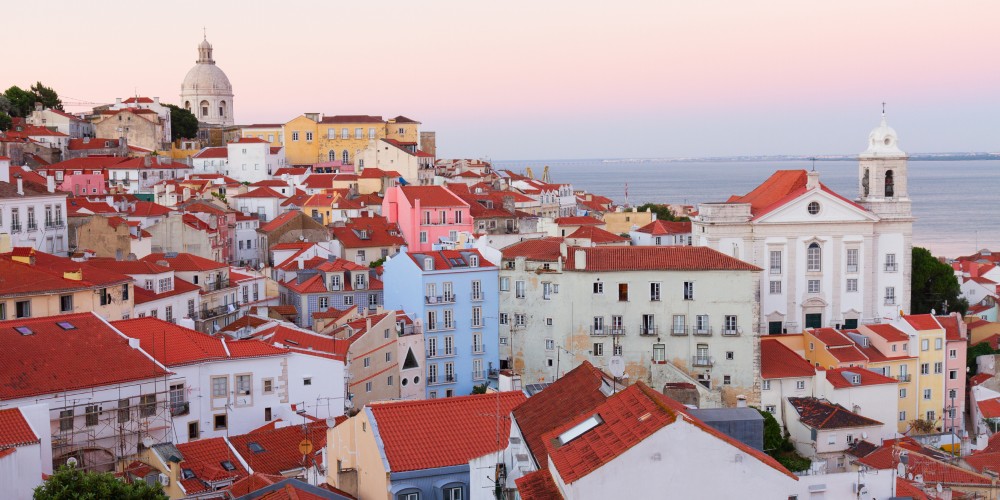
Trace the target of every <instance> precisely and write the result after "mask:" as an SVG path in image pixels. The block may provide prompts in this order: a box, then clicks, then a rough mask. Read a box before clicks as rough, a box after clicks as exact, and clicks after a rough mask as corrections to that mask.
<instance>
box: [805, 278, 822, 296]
mask: <svg viewBox="0 0 1000 500" xmlns="http://www.w3.org/2000/svg"><path fill="white" fill-rule="evenodd" d="M806 291H807V292H808V293H819V280H808V281H807V282H806Z"/></svg>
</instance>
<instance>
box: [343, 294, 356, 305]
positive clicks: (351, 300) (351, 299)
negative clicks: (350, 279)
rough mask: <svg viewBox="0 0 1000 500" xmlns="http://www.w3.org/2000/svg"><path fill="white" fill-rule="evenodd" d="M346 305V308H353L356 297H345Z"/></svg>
mask: <svg viewBox="0 0 1000 500" xmlns="http://www.w3.org/2000/svg"><path fill="white" fill-rule="evenodd" d="M344 305H345V306H353V305H354V296H353V295H344Z"/></svg>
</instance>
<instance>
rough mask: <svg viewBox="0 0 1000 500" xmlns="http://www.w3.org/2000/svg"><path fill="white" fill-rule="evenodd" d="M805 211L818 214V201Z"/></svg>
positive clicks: (808, 206)
mask: <svg viewBox="0 0 1000 500" xmlns="http://www.w3.org/2000/svg"><path fill="white" fill-rule="evenodd" d="M806 210H808V211H809V215H816V214H818V213H819V202H818V201H810V202H809V205H807V206H806ZM831 444H832V443H831Z"/></svg>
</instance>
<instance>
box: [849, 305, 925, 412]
mask: <svg viewBox="0 0 1000 500" xmlns="http://www.w3.org/2000/svg"><path fill="white" fill-rule="evenodd" d="M858 333H860V334H861V335H863V336H864V342H866V343H867V344H868V345H867V346H862V347H861V351H862V352H864V353H865V355H866V356H868V369H870V370H875V371H878V372H879V373H881V374H883V375H885V376H887V377H892V378H894V379H896V381H897V382H898V385H899V387H898V389H899V392H898V398H899V403H898V405H897V406H898V408H897V410H898V412H899V417H901V418H897V419H896V424H897V430H899V432H905V431H906V430H908V429H909V428H910V420H912V419H913V418H916V417H915V415H917V414H918V412H919V411H920V409H919V407H918V402H919V401H918V400H919V399H920V395H919V394H918V391H917V380H916V377H915V374H917V373H918V367H919V366H920V365H919V362H918V358H917V356H913V355H911V354H910V336H909V335H907V334H906V333H904V332H903V331H901V330H900V329H898V328H896V327H895V326H893V325H891V324H876V325H860V326H859V327H858ZM886 423H888V422H886Z"/></svg>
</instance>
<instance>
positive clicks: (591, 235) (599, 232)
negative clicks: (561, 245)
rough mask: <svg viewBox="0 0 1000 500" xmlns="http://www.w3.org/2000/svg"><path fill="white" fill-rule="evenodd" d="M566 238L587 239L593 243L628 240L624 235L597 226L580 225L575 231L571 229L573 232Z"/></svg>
mask: <svg viewBox="0 0 1000 500" xmlns="http://www.w3.org/2000/svg"><path fill="white" fill-rule="evenodd" d="M567 238H578V239H588V240H590V241H591V243H594V244H600V243H623V242H626V241H629V239H628V238H626V237H624V236H619V235H617V234H615V233H612V232H610V231H605V230H604V229H601V228H599V227H597V226H580V227H579V228H578V229H577V230H576V231H573V234H571V235H569V236H567Z"/></svg>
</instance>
